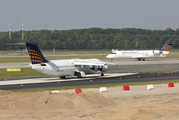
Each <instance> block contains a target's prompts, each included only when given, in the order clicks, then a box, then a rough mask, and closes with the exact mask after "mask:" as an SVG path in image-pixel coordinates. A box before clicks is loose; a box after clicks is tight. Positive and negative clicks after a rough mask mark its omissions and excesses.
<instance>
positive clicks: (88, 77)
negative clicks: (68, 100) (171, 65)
mask: <svg viewBox="0 0 179 120" xmlns="http://www.w3.org/2000/svg"><path fill="white" fill-rule="evenodd" d="M134 74H137V73H115V74H114V73H111V74H105V76H99V75H98V74H93V75H86V76H85V77H84V78H80V79H78V78H76V77H67V79H60V78H32V79H28V78H27V79H20V80H7V81H0V85H15V84H21V85H22V84H33V83H50V82H63V81H76V80H92V79H95V78H110V77H117V76H126V75H134Z"/></svg>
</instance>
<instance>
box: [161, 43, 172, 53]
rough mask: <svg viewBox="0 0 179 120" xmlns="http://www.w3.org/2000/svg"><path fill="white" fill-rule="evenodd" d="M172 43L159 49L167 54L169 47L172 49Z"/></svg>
mask: <svg viewBox="0 0 179 120" xmlns="http://www.w3.org/2000/svg"><path fill="white" fill-rule="evenodd" d="M172 45H173V43H172V42H168V43H166V44H165V45H164V47H163V48H162V49H161V51H167V52H169V51H170V49H171V47H172Z"/></svg>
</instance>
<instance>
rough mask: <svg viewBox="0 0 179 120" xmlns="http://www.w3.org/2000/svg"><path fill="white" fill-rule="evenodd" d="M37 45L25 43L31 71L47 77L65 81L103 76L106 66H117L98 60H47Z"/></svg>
mask: <svg viewBox="0 0 179 120" xmlns="http://www.w3.org/2000/svg"><path fill="white" fill-rule="evenodd" d="M38 44H40V43H31V42H27V43H26V46H27V50H28V53H29V56H30V59H31V62H32V69H34V70H37V71H39V72H42V73H44V74H47V75H53V76H59V77H60V78H61V79H65V77H66V76H77V78H82V77H84V76H85V74H93V73H99V74H101V76H104V72H106V71H107V70H108V66H107V65H117V64H115V63H107V62H102V61H100V60H98V59H65V60H47V59H46V58H45V57H44V56H43V54H42V53H41V51H40V49H39V47H38Z"/></svg>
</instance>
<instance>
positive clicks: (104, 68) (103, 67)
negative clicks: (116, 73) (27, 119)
mask: <svg viewBox="0 0 179 120" xmlns="http://www.w3.org/2000/svg"><path fill="white" fill-rule="evenodd" d="M98 70H100V71H101V72H106V71H107V70H108V66H102V67H99V68H98Z"/></svg>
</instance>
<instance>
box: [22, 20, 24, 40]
mask: <svg viewBox="0 0 179 120" xmlns="http://www.w3.org/2000/svg"><path fill="white" fill-rule="evenodd" d="M21 26H22V40H23V39H24V20H23V19H22V25H21Z"/></svg>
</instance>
